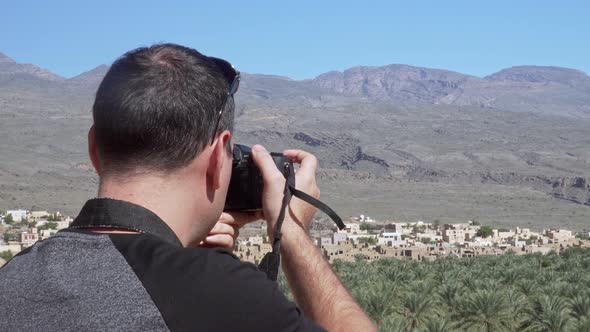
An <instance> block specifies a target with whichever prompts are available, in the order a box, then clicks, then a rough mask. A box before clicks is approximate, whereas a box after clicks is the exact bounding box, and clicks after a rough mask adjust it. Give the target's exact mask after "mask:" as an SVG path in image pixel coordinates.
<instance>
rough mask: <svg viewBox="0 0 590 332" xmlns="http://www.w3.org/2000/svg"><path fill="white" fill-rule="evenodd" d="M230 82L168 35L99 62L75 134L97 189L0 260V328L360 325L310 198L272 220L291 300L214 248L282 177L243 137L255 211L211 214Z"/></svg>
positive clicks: (229, 111) (268, 216)
mask: <svg viewBox="0 0 590 332" xmlns="http://www.w3.org/2000/svg"><path fill="white" fill-rule="evenodd" d="M238 82H239V73H237V72H236V71H235V70H233V68H232V67H231V65H229V64H228V63H227V62H225V61H223V60H220V59H216V58H210V57H206V56H204V55H202V54H200V53H198V52H197V51H195V50H193V49H189V48H186V47H182V46H178V45H173V44H164V45H155V46H152V47H149V48H140V49H136V50H133V51H131V52H129V53H127V54H125V55H123V56H122V57H121V58H119V59H118V60H117V61H116V62H115V63H114V64H113V66H112V67H111V69H110V70H109V72H108V73H107V75H106V76H105V78H104V80H103V82H102V83H101V85H100V87H99V89H98V91H97V94H96V100H95V103H94V107H93V118H94V124H93V126H92V127H91V129H90V131H89V134H88V146H89V154H90V159H91V160H92V163H93V165H94V167H95V169H96V171H97V173H98V175H99V177H100V185H99V190H98V197H97V198H96V199H92V200H89V201H88V202H86V204H85V205H84V207H83V208H82V210H81V212H80V214H79V215H78V217H77V218H76V220H75V221H74V222H73V223H72V226H71V227H70V228H69V229H67V230H65V231H61V232H59V233H58V234H56V235H55V236H53V237H51V238H49V239H47V240H45V241H41V242H38V243H37V244H35V245H34V246H33V247H31V248H29V249H27V250H25V251H23V252H22V253H21V254H19V255H17V256H16V257H15V258H13V259H12V260H11V261H10V262H8V263H7V264H6V265H5V267H3V268H2V269H0V294H1V295H0V297H1V299H2V301H0V317H2V319H0V330H2V331H12V330H44V331H50V330H51V331H52V330H124V331H137V330H142V331H143V330H154V331H160V330H161V331H168V330H173V331H192V330H200V331H217V330H219V331H307V330H310V331H315V330H321V328H324V329H327V330H330V331H339V330H340V331H344V330H349V331H372V330H374V326H373V325H372V323H371V322H370V320H369V319H368V318H367V316H366V315H365V314H364V313H363V311H362V310H361V309H360V308H359V306H358V305H357V304H356V303H355V302H354V300H353V299H352V297H351V296H350V295H349V294H348V292H347V291H346V289H345V288H344V287H343V286H342V284H341V283H340V281H339V280H338V278H337V277H336V276H335V274H334V273H333V272H332V271H331V269H330V267H329V265H328V264H327V263H326V261H325V260H324V259H323V257H322V255H321V253H320V251H319V250H318V249H317V248H316V247H315V246H314V245H313V243H312V241H311V240H310V239H309V237H308V235H307V230H308V227H309V224H310V222H311V219H312V217H313V215H314V213H315V209H314V208H313V207H311V206H310V205H308V204H306V203H304V202H302V201H300V200H298V199H296V198H294V199H293V200H292V202H291V203H290V205H289V212H288V213H287V216H286V218H285V220H284V223H283V227H282V234H283V235H282V247H281V254H282V258H283V266H282V267H283V270H284V272H285V275H286V276H287V280H288V282H289V285H290V287H291V289H292V291H293V294H294V296H295V299H296V302H297V305H298V306H296V305H295V304H294V303H292V302H289V301H288V300H287V299H286V298H285V297H284V296H283V295H282V294H281V292H280V290H279V288H278V287H277V284H276V283H275V282H272V281H270V280H269V279H268V278H267V277H266V275H265V274H264V273H263V272H261V271H260V270H258V269H257V268H256V267H255V266H254V265H252V264H247V263H242V262H240V261H239V260H238V259H237V258H236V257H235V256H233V255H232V254H231V253H229V252H228V251H227V250H226V249H222V248H220V247H228V248H231V246H232V245H233V240H234V238H235V236H237V229H238V228H239V227H240V226H242V225H244V224H245V223H247V222H250V221H253V220H256V219H258V218H259V217H262V218H263V219H265V220H266V221H267V223H268V232H269V234H270V235H272V234H273V233H272V230H273V228H274V224H275V222H276V220H277V217H278V215H279V213H280V208H281V200H282V198H283V189H284V184H285V179H284V178H283V175H282V174H281V172H280V171H279V170H278V169H277V168H276V166H275V164H274V162H273V161H272V159H271V157H270V154H269V153H268V152H267V151H266V150H265V149H264V148H263V147H262V146H259V145H257V146H254V147H253V158H254V161H255V163H256V165H257V166H258V167H259V168H260V170H261V173H262V175H263V178H264V191H263V211H262V214H261V215H256V214H246V213H230V212H228V213H223V214H222V210H223V207H224V202H225V198H226V193H227V189H228V185H229V179H230V176H231V166H232V157H231V136H232V130H233V128H232V127H233V113H234V112H233V109H234V103H233V93H235V91H236V89H237V83H238ZM284 154H285V156H287V157H289V158H291V159H292V160H293V161H294V162H296V163H300V165H301V166H300V168H299V170H298V171H297V174H296V184H297V188H298V189H300V190H302V191H304V192H306V193H308V194H310V195H313V196H315V197H318V196H319V190H318V188H317V185H316V182H315V171H316V165H317V162H316V159H315V157H314V156H313V155H311V154H309V153H307V152H304V151H298V150H287V151H285V152H284ZM220 216H221V217H220ZM320 327H321V328H320Z"/></svg>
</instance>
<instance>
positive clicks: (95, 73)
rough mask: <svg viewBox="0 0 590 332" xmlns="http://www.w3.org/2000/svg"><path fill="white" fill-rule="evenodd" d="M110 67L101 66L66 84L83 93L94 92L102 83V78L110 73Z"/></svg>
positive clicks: (75, 77)
mask: <svg viewBox="0 0 590 332" xmlns="http://www.w3.org/2000/svg"><path fill="white" fill-rule="evenodd" d="M109 68H110V67H109V66H107V65H100V66H98V67H96V68H94V69H92V70H89V71H87V72H84V73H82V74H80V75H78V76H74V77H72V78H70V79H68V80H67V81H66V84H67V85H68V86H69V87H71V88H73V89H80V90H81V93H84V92H92V94H94V92H95V91H96V89H97V88H98V85H99V84H100V82H101V81H102V78H103V77H104V76H105V75H106V74H107V72H108V71H109Z"/></svg>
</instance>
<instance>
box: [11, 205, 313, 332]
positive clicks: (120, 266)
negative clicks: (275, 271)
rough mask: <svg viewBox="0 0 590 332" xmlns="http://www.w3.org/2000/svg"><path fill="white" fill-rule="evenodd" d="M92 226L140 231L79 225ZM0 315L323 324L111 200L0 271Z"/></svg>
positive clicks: (220, 254)
mask: <svg viewBox="0 0 590 332" xmlns="http://www.w3.org/2000/svg"><path fill="white" fill-rule="evenodd" d="M99 226H100V227H115V226H119V227H126V228H130V229H137V230H141V231H142V232H143V233H141V234H104V233H103V234H100V233H95V232H92V231H91V230H88V229H87V227H99ZM9 300H10V301H9ZM0 314H1V315H0V316H2V317H3V318H2V319H1V320H0V321H1V322H0V330H18V329H27V330H31V329H32V330H35V329H38V328H42V329H45V330H127V331H129V330H142V331H147V330H150V331H166V330H172V331H323V330H322V329H321V328H320V327H319V326H317V325H316V324H314V323H313V322H312V321H310V320H308V319H307V318H305V317H304V315H303V314H302V312H301V311H300V310H299V309H298V308H297V306H296V305H295V304H294V303H293V302H291V301H289V300H288V299H286V298H285V296H284V295H283V294H282V293H281V291H280V289H279V287H278V285H277V283H276V282H273V281H271V280H269V279H268V278H267V277H266V274H265V273H263V272H262V271H260V270H259V269H258V268H257V267H256V266H255V265H253V264H250V263H243V262H241V261H240V260H239V259H238V258H237V257H236V256H234V255H233V254H231V253H229V252H228V251H226V250H224V249H210V248H184V247H183V246H182V245H181V243H180V241H179V240H178V238H177V237H176V235H175V234H174V233H173V232H172V230H171V229H170V228H169V227H168V226H167V225H166V224H165V223H164V222H163V221H162V220H161V219H160V218H158V216H156V215H155V214H154V213H152V212H151V211H149V210H147V209H145V208H143V207H141V206H137V205H134V204H131V203H127V202H123V201H118V200H111V199H94V200H90V201H88V202H87V203H86V205H85V206H84V208H83V209H82V211H81V212H80V215H79V216H78V217H77V218H76V220H75V221H74V223H73V224H72V226H71V227H70V228H69V229H66V230H63V231H60V232H58V234H56V235H54V236H52V237H50V238H49V239H47V240H44V241H39V242H37V243H36V244H35V245H34V246H33V247H31V248H29V249H27V250H25V251H23V252H21V254H19V255H17V256H16V257H14V258H13V259H12V260H10V261H9V262H8V263H7V264H6V265H5V266H4V267H2V268H1V269H0Z"/></svg>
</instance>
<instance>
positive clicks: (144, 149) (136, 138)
mask: <svg viewBox="0 0 590 332" xmlns="http://www.w3.org/2000/svg"><path fill="white" fill-rule="evenodd" d="M229 83H231V82H228V81H227V79H226V77H225V76H224V74H223V69H222V68H219V66H218V65H217V63H216V62H214V61H213V60H212V59H211V58H209V57H206V56H204V55H202V54H200V53H199V52H197V51H196V50H194V49H190V48H187V47H183V46H179V45H174V44H161V45H154V46H151V47H145V48H138V49H135V50H133V51H130V52H128V53H126V54H124V55H123V56H122V57H120V58H119V59H118V60H117V61H115V63H114V64H113V65H112V67H111V68H110V70H109V71H108V73H107V75H106V76H105V78H104V79H103V81H102V83H101V84H100V87H99V88H98V91H97V93H96V100H95V102H94V107H93V117H94V135H95V138H96V147H97V150H98V154H99V160H100V168H101V175H111V174H113V175H124V174H126V173H129V172H134V171H137V170H139V171H161V172H170V171H174V170H177V169H179V168H181V167H184V166H186V165H188V164H189V163H190V162H191V161H192V160H193V159H194V158H195V157H196V156H197V155H198V154H199V153H200V152H201V151H202V150H203V148H204V147H205V146H207V145H208V144H210V143H211V137H212V136H214V135H215V134H216V133H213V131H214V130H215V125H216V123H217V119H218V118H217V115H218V112H219V110H220V108H221V107H222V106H223V103H224V101H225V99H226V96H227V93H228V89H229ZM225 107H226V108H225V110H224V111H223V113H222V117H221V120H220V123H219V127H218V130H217V132H223V131H224V130H230V131H231V130H232V127H233V114H234V112H233V109H234V103H233V99H232V98H230V100H229V101H228V103H227V104H226V106H225Z"/></svg>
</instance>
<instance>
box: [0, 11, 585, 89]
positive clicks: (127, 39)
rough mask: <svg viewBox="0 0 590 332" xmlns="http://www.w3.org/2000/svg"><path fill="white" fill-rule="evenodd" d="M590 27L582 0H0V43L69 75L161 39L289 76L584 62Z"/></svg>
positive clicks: (16, 55) (477, 71) (476, 71)
mask: <svg viewBox="0 0 590 332" xmlns="http://www.w3.org/2000/svg"><path fill="white" fill-rule="evenodd" d="M589 36H590V1H586V0H584V1H568V0H559V1H557V0H555V1H545V0H536V1H531V0H509V1H504V0H493V1H483V0H482V1H477V0H470V1H453V0H446V1H443V0H436V1H435V0H432V1H420V0H414V1H411V0H407V1H393V0H390V1H371V0H364V1H346V0H340V1H328V0H326V1H321V0H315V1H307V0H298V1H277V0H274V1H257V0H248V1H227V0H210V1H198V0H193V1H174V0H169V1H149V0H141V1H140V0H128V1H123V0H117V1H114V0H101V1H80V0H77V1H69V0H52V1H42V0H38V1H31V0H0V52H2V53H5V54H6V55H8V56H10V57H12V58H13V59H15V60H16V61H17V62H21V63H33V64H36V65H39V66H41V67H43V68H46V69H49V70H51V71H52V72H54V73H57V74H59V75H62V76H65V77H72V76H75V75H78V74H80V73H82V72H84V71H87V70H90V69H92V68H94V67H96V66H98V65H100V64H110V63H112V62H113V61H114V60H115V59H116V58H117V57H118V56H120V55H121V54H123V53H124V52H126V51H128V50H131V49H133V48H136V47H139V46H147V45H151V44H153V43H159V42H173V43H179V44H183V45H186V46H189V47H193V48H195V49H197V50H199V51H200V52H201V53H204V54H206V55H212V56H217V57H222V58H225V59H227V60H228V61H230V62H231V63H233V64H234V65H235V66H236V68H238V70H240V71H243V72H248V73H260V74H273V75H283V76H288V77H291V78H295V79H306V78H313V77H315V76H317V75H319V74H321V73H324V72H328V71H331V70H344V69H347V68H350V67H354V66H358V65H368V66H379V65H386V64H392V63H401V64H409V65H416V66H423V67H431V68H442V69H449V70H454V71H458V72H462V73H465V74H471V75H475V76H485V75H489V74H491V73H494V72H496V71H498V70H500V69H503V68H507V67H510V66H515V65H524V64H527V65H553V66H562V67H570V68H576V69H580V70H583V71H585V72H586V73H590V42H589V41H588V37H589Z"/></svg>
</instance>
